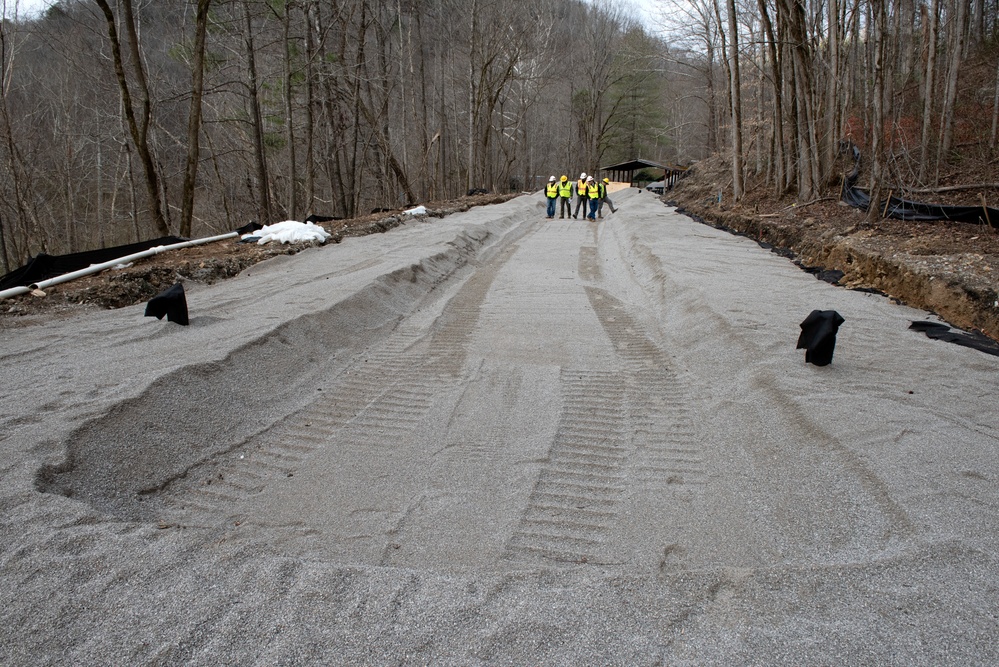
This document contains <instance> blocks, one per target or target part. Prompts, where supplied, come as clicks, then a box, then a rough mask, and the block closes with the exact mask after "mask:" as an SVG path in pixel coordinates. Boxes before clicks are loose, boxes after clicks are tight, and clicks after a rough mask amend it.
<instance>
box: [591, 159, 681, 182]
mask: <svg viewBox="0 0 999 667" xmlns="http://www.w3.org/2000/svg"><path fill="white" fill-rule="evenodd" d="M643 169H662V170H663V186H664V188H665V189H667V190H669V189H670V188H671V187H673V185H674V184H675V183H676V182H677V180H679V178H680V177H681V176H683V174H684V173H685V172H686V171H687V168H686V167H670V166H667V165H664V164H659V163H658V162H651V161H649V160H640V159H636V160H629V161H627V162H622V163H620V164H613V165H611V166H609V167H601V168H600V171H601V172H603V173H607V174H610V176H609V177H608V178H610V179H611V180H612V181H618V182H625V183H631V184H633V185H635V182H634V176H635V172H636V171H641V170H643ZM637 185H638V187H642V185H644V183H642V184H637Z"/></svg>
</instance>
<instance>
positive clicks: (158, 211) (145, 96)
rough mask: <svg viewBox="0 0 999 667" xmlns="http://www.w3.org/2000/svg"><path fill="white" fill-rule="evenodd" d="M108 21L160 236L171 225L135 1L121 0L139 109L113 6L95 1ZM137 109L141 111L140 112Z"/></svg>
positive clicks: (124, 107)
mask: <svg viewBox="0 0 999 667" xmlns="http://www.w3.org/2000/svg"><path fill="white" fill-rule="evenodd" d="M94 2H96V3H97V6H98V7H99V8H100V10H101V12H103V13H104V18H105V20H106V22H107V33H108V39H109V41H110V44H111V53H112V57H113V59H114V69H115V75H116V76H117V79H118V87H119V89H120V92H121V101H122V110H123V112H124V114H125V121H126V123H127V125H128V129H129V132H130V133H131V136H132V142H133V144H134V145H135V151H136V152H137V153H138V154H139V160H140V161H141V163H142V168H143V173H144V174H145V185H146V195H147V197H148V198H149V213H150V215H151V216H152V219H153V225H154V226H155V227H156V231H157V232H158V233H160V234H161V235H164V236H166V235H168V234H169V233H170V227H169V226H168V225H167V222H166V219H165V218H164V216H163V203H162V198H161V196H160V178H159V172H158V171H157V168H156V163H155V160H154V159H153V153H152V146H151V145H150V141H149V129H150V125H151V123H152V101H151V99H150V96H149V82H148V80H147V78H146V69H145V66H144V65H143V62H142V55H141V54H140V52H139V34H138V30H137V28H136V23H135V16H134V13H133V11H132V0H120V4H121V9H122V14H123V16H122V21H123V22H124V24H125V30H126V33H127V35H128V43H127V48H128V51H129V66H130V69H131V72H132V74H133V77H134V79H135V82H136V83H135V86H136V89H137V91H138V96H139V103H138V110H136V108H135V106H134V105H133V104H134V103H133V101H132V90H131V86H130V84H129V81H128V76H127V75H126V63H125V60H124V57H123V56H122V43H121V40H120V39H119V36H118V26H117V21H116V19H115V16H114V13H113V12H112V11H111V7H109V6H108V3H107V0H94ZM137 111H138V113H137Z"/></svg>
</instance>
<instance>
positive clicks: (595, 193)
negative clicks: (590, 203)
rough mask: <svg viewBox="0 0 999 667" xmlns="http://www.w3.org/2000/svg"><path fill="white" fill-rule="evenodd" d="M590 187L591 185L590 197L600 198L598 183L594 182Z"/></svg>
mask: <svg viewBox="0 0 999 667" xmlns="http://www.w3.org/2000/svg"><path fill="white" fill-rule="evenodd" d="M588 187H589V195H590V199H600V188H598V187H597V184H596V183H594V184H593V185H590V186H588Z"/></svg>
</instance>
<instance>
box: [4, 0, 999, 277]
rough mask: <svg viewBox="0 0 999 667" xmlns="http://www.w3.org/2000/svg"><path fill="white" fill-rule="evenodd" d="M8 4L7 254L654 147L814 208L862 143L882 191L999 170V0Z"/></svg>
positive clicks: (524, 177)
mask: <svg viewBox="0 0 999 667" xmlns="http://www.w3.org/2000/svg"><path fill="white" fill-rule="evenodd" d="M0 1H2V4H4V10H5V15H6V16H8V17H9V18H8V19H7V20H5V21H3V23H2V30H0V58H2V72H0V76H2V79H0V93H2V97H0V170H2V175H3V176H2V178H0V273H2V272H6V271H8V270H11V269H13V268H16V267H17V266H19V265H21V264H22V263H23V262H24V261H25V260H26V259H27V258H28V257H30V256H32V255H34V254H37V253H39V252H47V253H50V254H61V253H66V252H74V251H79V250H86V249H91V248H95V247H101V246H109V245H118V244H123V243H129V242H133V241H137V240H143V239H148V238H152V237H156V236H162V235H167V234H179V235H181V236H200V235H205V234H210V233H217V232H221V231H228V230H231V229H234V228H235V227H238V226H240V225H243V224H245V223H246V222H248V221H249V220H257V221H260V222H268V221H277V220H283V219H303V218H304V217H305V216H306V215H308V214H310V213H317V214H321V215H335V216H352V215H356V214H358V213H366V212H368V210H370V209H371V208H374V207H393V208H394V207H399V206H403V205H406V204H411V203H419V202H421V201H428V200H434V199H447V198H453V197H456V196H460V195H462V194H464V193H466V192H467V191H468V190H470V189H477V188H484V189H487V190H490V191H496V192H505V191H518V190H524V189H536V188H537V187H539V185H540V181H541V179H546V178H547V177H548V176H549V175H550V174H556V175H560V174H563V173H566V174H569V175H570V176H571V175H573V172H578V171H587V172H591V171H593V170H595V169H597V168H599V167H600V166H604V165H608V164H612V163H614V162H618V161H621V160H626V159H631V158H636V157H642V158H646V159H651V160H656V161H660V162H664V163H666V162H668V163H677V164H689V163H691V162H693V161H696V160H698V159H701V158H703V157H705V156H707V155H710V154H712V153H715V152H719V151H720V152H722V153H723V154H724V155H726V156H728V157H729V158H730V159H731V164H732V183H731V186H730V188H731V192H732V194H733V196H734V197H735V198H736V199H738V198H739V197H740V196H741V194H742V192H743V191H744V188H745V187H746V185H745V184H746V183H747V182H750V181H751V182H754V183H763V184H765V186H766V187H771V188H773V189H774V191H775V193H776V194H781V195H783V194H792V195H794V196H797V197H798V198H799V199H800V200H802V201H805V200H809V199H811V198H813V197H815V196H816V195H817V194H818V193H820V192H822V191H823V190H824V189H826V188H828V187H829V186H830V183H832V182H837V183H838V180H836V179H838V178H839V176H838V172H837V171H836V167H835V160H836V156H837V151H838V150H839V148H840V146H841V141H842V140H843V139H849V140H852V141H853V142H855V143H856V144H857V145H859V146H861V147H862V149H863V150H864V154H865V159H867V160H868V164H867V165H866V172H865V174H866V178H867V179H868V180H867V183H868V184H869V185H870V187H871V188H872V191H874V192H872V194H874V195H875V196H876V191H877V190H878V188H881V187H890V185H886V184H890V183H895V182H905V183H908V184H910V185H912V186H921V187H926V188H931V187H933V186H934V185H936V184H937V183H938V182H939V179H940V175H941V173H942V172H943V171H946V169H947V167H948V165H951V164H953V163H954V162H956V161H959V160H961V159H962V157H963V156H967V155H968V154H969V153H974V154H975V155H976V156H978V157H982V158H984V159H985V163H986V164H989V160H990V159H991V160H992V162H991V164H993V165H994V164H995V161H994V159H995V150H996V132H997V121H999V66H997V62H999V57H997V54H999V48H997V38H999V0H881V1H873V0H666V1H665V2H664V3H663V4H662V5H661V8H662V11H661V17H660V23H659V25H653V26H647V25H641V24H639V23H638V22H637V21H636V20H635V19H634V18H633V17H631V16H630V15H629V14H628V13H627V12H626V11H625V10H623V9H621V8H619V7H617V6H616V5H613V4H611V3H602V2H593V3H588V2H582V1H581V0H532V1H531V2H525V1H522V0H337V1H335V2H331V1H330V0H62V1H61V2H58V3H57V4H55V5H54V6H53V7H52V8H51V9H49V10H48V11H47V12H45V13H44V14H42V15H41V16H37V17H34V16H32V17H28V18H23V17H17V16H15V13H14V12H13V8H14V5H15V2H14V0H0ZM993 180H996V179H993Z"/></svg>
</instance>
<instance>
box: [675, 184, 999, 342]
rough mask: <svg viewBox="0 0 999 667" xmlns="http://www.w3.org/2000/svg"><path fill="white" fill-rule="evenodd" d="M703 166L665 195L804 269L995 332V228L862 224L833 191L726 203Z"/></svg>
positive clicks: (998, 319)
mask: <svg viewBox="0 0 999 667" xmlns="http://www.w3.org/2000/svg"><path fill="white" fill-rule="evenodd" d="M705 171H709V170H708V169H705V170H702V172H701V173H698V171H697V170H696V168H695V172H694V173H693V174H692V175H691V176H690V177H689V178H687V179H685V180H684V181H681V183H680V184H679V185H678V186H677V187H676V189H675V190H674V191H672V192H670V193H667V199H669V200H670V201H671V203H675V204H676V205H677V206H678V207H680V208H681V209H682V211H683V212H686V213H687V214H688V215H691V216H693V217H695V218H697V219H700V220H702V221H703V222H705V223H706V224H709V225H711V226H714V227H717V228H723V229H727V230H729V231H731V232H734V233H737V234H742V235H745V236H748V237H750V238H753V239H755V240H756V241H758V242H760V243H761V244H768V245H770V246H773V247H774V249H775V250H776V251H778V252H781V253H782V254H788V256H789V257H792V258H793V259H794V260H795V261H796V262H797V263H799V264H800V265H802V266H803V268H807V269H817V270H826V271H841V272H842V273H843V276H842V277H841V278H840V279H839V281H838V283H837V284H839V285H843V286H845V287H849V288H854V289H874V290H878V291H881V292H884V293H885V294H887V295H889V296H890V297H892V298H894V299H896V300H898V301H900V302H902V303H905V304H907V305H909V306H912V307H914V308H920V309H924V310H929V311H932V312H934V313H936V314H938V315H939V316H940V317H941V318H943V319H945V320H946V321H948V322H949V323H951V324H953V325H954V326H957V327H960V328H962V329H975V330H979V331H981V332H983V333H985V334H986V335H988V336H989V337H991V338H993V339H996V338H999V294H997V287H999V234H997V233H996V232H995V231H994V230H991V229H989V228H987V227H984V226H977V225H969V224H967V223H947V222H912V221H901V220H888V219H885V220H880V221H878V222H877V223H876V224H874V225H867V224H865V222H864V214H863V213H861V212H859V211H857V210H855V209H851V208H849V207H846V206H845V205H844V204H842V203H839V202H837V201H836V199H837V198H836V197H829V198H828V199H824V200H821V201H818V202H815V203H813V204H812V205H805V206H801V207H799V206H792V205H787V204H786V203H785V202H777V201H767V200H765V199H762V200H761V199H759V197H760V195H759V194H758V195H757V199H756V200H753V199H751V198H750V197H747V198H746V199H745V200H744V201H743V203H742V204H740V205H738V206H736V207H730V206H728V205H726V202H724V200H723V202H722V203H721V204H719V203H718V201H717V192H718V188H717V186H716V184H715V182H714V179H712V178H711V176H712V174H711V173H703V172H705ZM778 206H780V207H781V208H777V207H778ZM768 209H770V210H773V211H774V212H766V211H767V210H768Z"/></svg>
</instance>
